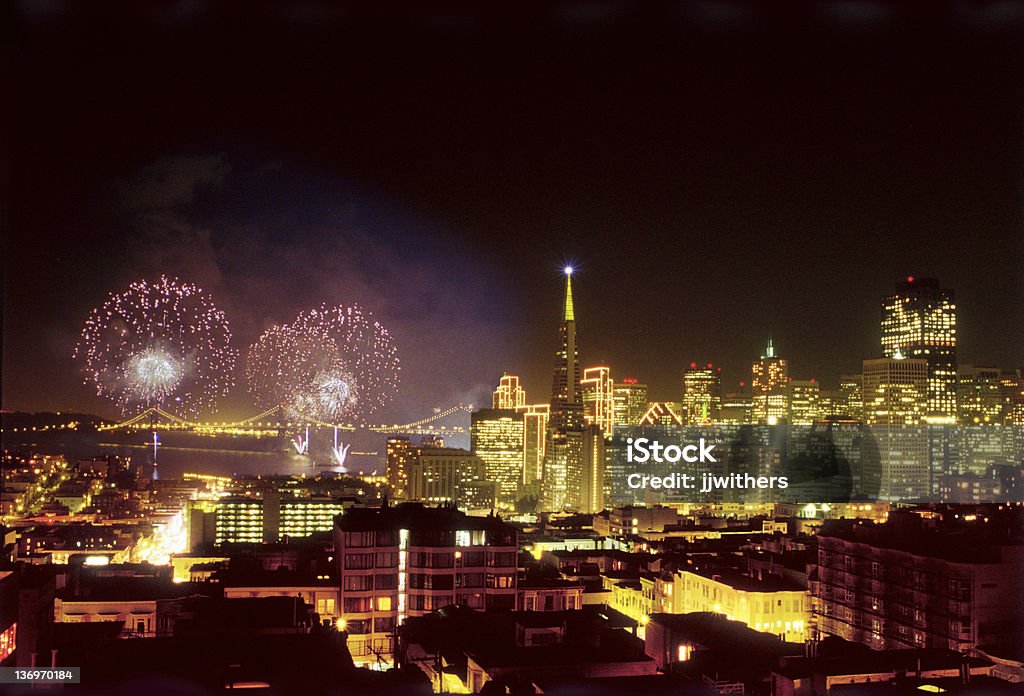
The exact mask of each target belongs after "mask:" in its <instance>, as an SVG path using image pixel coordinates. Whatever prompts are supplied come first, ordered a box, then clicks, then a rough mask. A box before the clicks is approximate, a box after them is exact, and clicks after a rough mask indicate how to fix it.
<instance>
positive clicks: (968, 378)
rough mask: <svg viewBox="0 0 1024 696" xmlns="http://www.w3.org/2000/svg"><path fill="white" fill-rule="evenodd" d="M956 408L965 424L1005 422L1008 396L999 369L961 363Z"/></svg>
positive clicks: (958, 371) (960, 420)
mask: <svg viewBox="0 0 1024 696" xmlns="http://www.w3.org/2000/svg"><path fill="white" fill-rule="evenodd" d="M956 398H957V410H958V412H959V422H960V423H963V424H964V425H971V424H985V423H1002V422H1003V421H1004V419H1005V411H1006V399H1005V397H1004V395H1003V385H1002V384H1001V383H1000V370H999V368H997V367H989V366H983V365H961V366H960V367H959V368H958V369H957V397H956Z"/></svg>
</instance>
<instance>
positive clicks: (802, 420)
mask: <svg viewBox="0 0 1024 696" xmlns="http://www.w3.org/2000/svg"><path fill="white" fill-rule="evenodd" d="M820 402H821V385H820V384H818V381H817V380H814V379H794V380H790V382H789V422H790V424H791V425H810V424H812V423H813V422H814V421H816V420H818V419H819V418H821V417H822V416H821V403H820Z"/></svg>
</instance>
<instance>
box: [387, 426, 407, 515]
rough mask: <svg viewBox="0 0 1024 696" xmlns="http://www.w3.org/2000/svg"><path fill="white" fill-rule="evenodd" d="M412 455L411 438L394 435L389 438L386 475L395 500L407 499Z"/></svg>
mask: <svg viewBox="0 0 1024 696" xmlns="http://www.w3.org/2000/svg"><path fill="white" fill-rule="evenodd" d="M411 456H412V443H411V442H409V438H407V437H401V436H392V437H389V438H388V441H387V445H386V449H385V464H384V466H385V477H386V478H387V482H388V488H389V489H390V490H391V497H392V498H394V499H395V500H406V499H407V498H408V495H409V458H410V457H411Z"/></svg>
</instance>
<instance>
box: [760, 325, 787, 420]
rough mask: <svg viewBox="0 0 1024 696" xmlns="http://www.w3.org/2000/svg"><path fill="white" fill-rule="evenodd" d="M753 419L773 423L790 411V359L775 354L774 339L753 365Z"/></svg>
mask: <svg viewBox="0 0 1024 696" xmlns="http://www.w3.org/2000/svg"><path fill="white" fill-rule="evenodd" d="M753 373H754V379H753V384H752V387H753V414H752V417H753V421H754V422H755V423H760V424H762V425H763V424H765V423H767V424H769V425H772V424H774V423H777V422H778V421H781V420H784V419H785V418H786V417H787V416H788V413H789V385H788V381H789V361H787V360H786V359H785V358H780V357H777V356H776V355H775V346H774V345H773V344H772V339H771V338H769V339H768V347H767V348H765V351H764V354H763V355H762V356H761V358H760V359H759V360H758V361H757V362H755V363H754V366H753Z"/></svg>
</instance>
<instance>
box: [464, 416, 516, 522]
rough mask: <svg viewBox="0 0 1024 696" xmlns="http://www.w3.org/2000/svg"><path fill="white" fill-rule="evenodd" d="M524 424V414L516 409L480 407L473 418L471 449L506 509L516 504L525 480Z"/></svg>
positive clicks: (500, 504)
mask: <svg viewBox="0 0 1024 696" xmlns="http://www.w3.org/2000/svg"><path fill="white" fill-rule="evenodd" d="M523 425H524V421H523V415H522V414H521V413H518V412H516V411H515V410H514V409H494V408H485V409H480V410H479V411H475V412H474V413H473V415H472V418H471V421H470V426H469V436H470V449H471V450H472V451H473V454H475V455H476V456H478V457H480V459H481V460H482V461H483V463H484V472H485V477H486V479H487V480H488V481H493V482H494V485H495V488H496V489H497V495H498V504H499V506H502V507H506V508H511V507H512V506H513V505H514V504H515V502H516V500H517V498H518V493H519V486H520V485H521V484H522V482H523V464H524V455H523V445H524V432H523V430H524V429H523Z"/></svg>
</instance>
